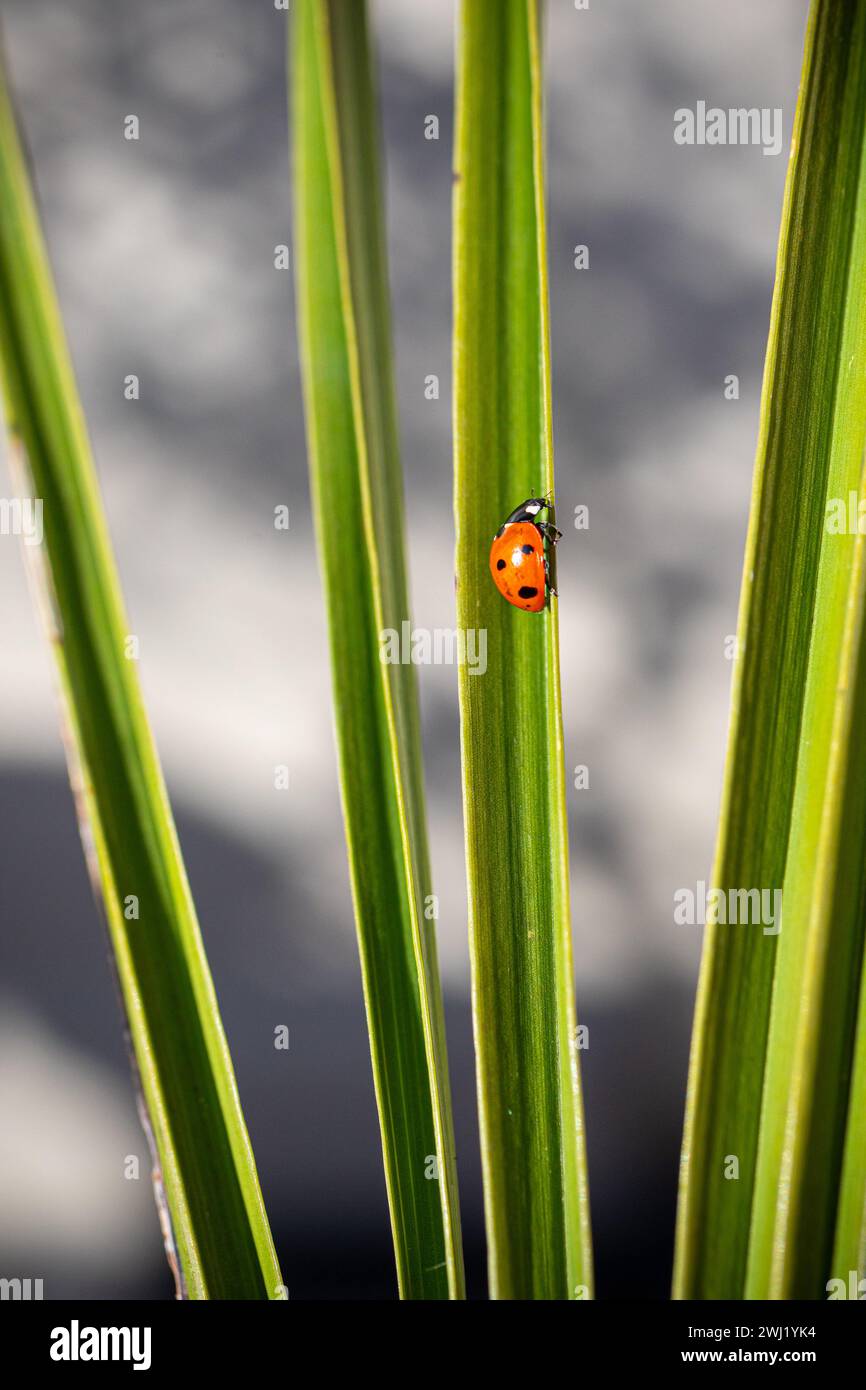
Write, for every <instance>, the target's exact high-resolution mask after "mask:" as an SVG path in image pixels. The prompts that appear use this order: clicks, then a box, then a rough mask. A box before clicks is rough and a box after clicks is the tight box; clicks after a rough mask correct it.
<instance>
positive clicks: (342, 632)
mask: <svg viewBox="0 0 866 1390" xmlns="http://www.w3.org/2000/svg"><path fill="white" fill-rule="evenodd" d="M292 74H293V79H292V103H293V104H292V111H293V138H294V166H295V185H294V186H295V216H296V247H297V254H298V264H297V271H298V273H297V292H298V301H299V311H300V321H301V342H302V365H303V376H304V393H305V404H306V418H307V436H308V452H309V456H310V474H311V483H312V489H313V500H314V511H315V519H316V529H317V534H318V543H319V553H320V557H321V567H322V572H323V578H324V585H325V592H326V598H327V604H328V613H329V632H330V649H331V664H332V674H333V686H334V704H335V710H336V728H337V742H338V752H339V762H340V779H341V789H342V798H343V811H344V818H345V822H346V837H347V844H348V850H349V860H350V871H351V878H352V889H353V897H354V903H355V916H356V922H357V928H358V940H359V947H360V953H361V965H362V978H363V983H364V995H365V1002H366V1007H367V1018H368V1028H369V1033H370V1044H371V1054H372V1061H373V1073H374V1082H375V1088H376V1098H377V1103H378V1106H379V1117H380V1125H381V1129H382V1141H383V1156H384V1162H385V1175H386V1185H387V1189H388V1198H389V1204H390V1209H391V1222H392V1229H393V1234H394V1244H395V1254H396V1260H397V1273H398V1282H399V1287H400V1292H401V1295H402V1296H403V1297H405V1298H448V1297H451V1298H459V1297H462V1296H463V1291H464V1286H463V1266H462V1252H461V1243H460V1218H459V1209H458V1202H457V1181H456V1165H455V1158H454V1137H453V1122H452V1118H451V1104H450V1094H449V1082H448V1068H447V1055H446V1050H445V1034H444V1020H443V1013H442V1001H441V992H440V984H439V973H438V964H437V957H436V939H435V931H434V923H433V921H432V920H427V917H426V915H425V904H426V903H427V902H428V900H429V898H430V895H431V886H430V870H429V862H428V850H427V838H426V822H425V816H424V806H423V792H422V781H423V777H422V760H421V750H420V736H419V730H418V708H417V690H416V685H415V672H414V668H413V666H412V665H411V663H403V662H399V663H397V664H385V663H383V661H382V660H381V659H380V651H381V649H382V648H381V639H380V634H382V633H383V632H385V631H387V630H391V631H393V632H395V633H396V634H398V635H399V636H402V630H403V623H404V622H407V621H408V620H409V606H408V597H407V585H406V573H405V557H404V549H403V511H402V490H403V489H402V477H401V473H400V466H399V457H398V451H397V431H396V418H395V409H394V398H393V379H392V372H391V335H390V323H389V301H388V285H387V272H386V262H385V251H384V234H383V226H382V214H381V197H380V190H379V172H378V156H377V149H378V129H377V123H376V111H375V97H374V91H373V83H372V75H371V58H370V52H369V42H368V37H367V22H366V10H365V6H364V5H362V4H354V5H352V6H340V5H335V4H325V3H320V0H304V3H302V4H299V5H298V6H297V7H296V11H295V18H294V26H293V61H292ZM347 556H351V564H347V563H346V557H347ZM431 1160H435V1165H436V1170H437V1172H438V1178H437V1177H436V1176H435V1175H434V1174H431V1171H430V1165H431Z"/></svg>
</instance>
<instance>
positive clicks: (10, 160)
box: [0, 73, 284, 1299]
mask: <svg viewBox="0 0 866 1390" xmlns="http://www.w3.org/2000/svg"><path fill="white" fill-rule="evenodd" d="M0 377H2V388H3V396H4V402H5V407H6V413H7V418H8V424H9V433H10V453H11V456H12V459H13V463H14V464H15V465H16V467H17V469H18V472H19V475H20V485H21V490H22V493H23V494H24V495H25V496H28V497H34V498H38V499H41V502H42V506H43V526H44V543H43V545H42V546H29V545H28V546H27V547H25V548H26V550H27V554H28V556H29V558H30V560H31V562H32V564H31V570H32V574H33V578H34V580H35V584H36V588H37V595H38V598H39V602H40V608H41V612H42V615H43V618H44V621H45V627H46V632H47V635H48V636H49V638H50V640H51V643H52V647H53V650H54V655H55V658H56V661H57V666H58V671H59V675H60V681H61V687H62V692H63V696H64V704H65V713H66V716H67V718H68V725H69V737H68V739H67V744H68V755H69V762H70V775H71V779H72V784H73V789H74V791H75V793H76V802H77V807H78V815H79V823H80V826H81V833H82V838H83V841H84V845H85V851H86V854H87V859H88V866H89V868H90V872H91V878H92V880H93V883H94V888H95V890H96V891H97V894H98V895H101V899H102V902H103V905H104V909H105V914H106V918H107V922H108V929H109V933H110V937H111V943H112V946H113V949H114V959H115V963H116V967H117V973H118V977H119V982H120V986H121V990H122V995H123V1000H124V1003H125V1007H126V1014H127V1019H128V1024H129V1031H130V1034H131V1038H132V1043H133V1047H134V1051H135V1062H136V1065H137V1071H138V1074H139V1076H140V1081H141V1087H142V1091H143V1098H144V1101H145V1104H146V1110H147V1116H146V1117H145V1119H146V1121H147V1120H148V1117H149V1126H150V1127H151V1129H152V1134H151V1136H150V1137H151V1140H152V1141H154V1140H155V1146H156V1152H155V1155H154V1156H155V1161H156V1163H157V1165H158V1170H159V1175H158V1178H157V1183H156V1186H157V1194H158V1197H160V1195H161V1192H162V1191H163V1190H164V1199H165V1201H164V1202H163V1203H162V1211H163V1215H166V1211H165V1202H167V1214H168V1216H170V1223H171V1231H170V1232H169V1231H167V1232H166V1242H167V1246H168V1248H169V1255H170V1258H171V1260H172V1263H173V1265H174V1266H175V1271H176V1273H177V1262H179V1266H180V1269H179V1288H180V1289H181V1291H182V1292H183V1293H184V1294H185V1295H186V1296H188V1297H190V1298H244V1299H246V1298H274V1299H275V1298H281V1297H284V1290H283V1288H282V1282H281V1278H280V1272H279V1268H278V1265H277V1261H276V1256H275V1254H274V1248H273V1242H272V1240H271V1234H270V1230H269V1227H268V1222H267V1217H266V1215H265V1210H264V1206H263V1204H262V1197H261V1192H260V1190H259V1184H258V1179H257V1177H256V1170H255V1165H254V1162H253V1155H252V1150H251V1148H250V1143H249V1139H248V1136H247V1131H246V1127H245V1125H244V1121H243V1116H242V1114H241V1109H240V1104H239V1101H238V1096H237V1088H236V1084H235V1078H234V1073H233V1071H232V1065H231V1059H230V1057H229V1052H228V1047H227V1044H226V1039H225V1035H224V1033H223V1030H222V1025H221V1022H220V1017H219V1011H218V1009H217V1002H216V997H215V994H214V989H213V984H212V982H211V977H210V973H209V971H208V967H207V961H206V959H205V954H204V948H203V946H202V942H201V937H200V934H199V928H198V924H197V921H196V916H195V909H194V907H193V903H192V899H191V897H190V893H189V888H188V885H187V882H186V876H185V873H184V868H183V863H182V860H181V856H180V850H179V847H178V844H177V839H176V835H175V830H174V825H173V822H172V817H171V811H170V809H169V804H168V798H167V796H166V791H165V786H164V783H163V779H162V773H161V771H160V767H159V762H158V759H157V755H156V751H155V749H154V745H153V740H152V737H151V734H150V730H149V728H148V724H147V719H146V716H145V712H144V706H143V704H142V699H141V694H140V690H139V684H138V678H137V675H136V669H135V661H134V660H131V659H127V655H126V640H127V636H128V634H129V624H128V623H127V621H126V618H125V616H124V612H123V606H122V601H121V597H120V591H119V586H118V580H117V574H116V571H115V566H114V561H113V558H112V554H111V548H110V544H109V540H108V533H107V530H106V525H105V519H104V516H103V512H102V505H101V502H100V498H99V490H98V484H97V479H96V473H95V470H94V467H93V462H92V459H91V453H90V446H89V443H88V439H87V434H86V429H85V424H84V419H83V416H82V412H81V407H80V404H79V401H78V396H77V393H76V388H75V381H74V377H73V373H72V367H71V364H70V361H69V356H68V351H67V347H66V342H65V338H64V334H63V327H62V324H61V321H60V315H59V311H58V308H57V304H56V301H55V294H54V288H53V285H52V279H51V272H50V268H49V265H48V259H47V256H46V253H45V249H44V246H43V242H42V236H41V232H40V228H39V223H38V218H37V214H36V209H35V206H34V201H33V196H32V193H31V189H30V185H29V181H28V176H27V169H26V166H25V163H24V159H23V157H22V153H21V148H20V144H19V139H18V132H17V129H16V123H15V118H14V114H13V110H12V106H11V102H10V97H9V92H8V88H7V83H6V79H5V73H4V74H2V75H0ZM133 898H134V899H136V900H137V916H133V915H132V913H133V911H134V907H133V904H132V902H131V899H133ZM125 908H126V912H127V913H129V914H130V915H129V916H127V915H125V910H124V909H125ZM172 1242H173V1245H172Z"/></svg>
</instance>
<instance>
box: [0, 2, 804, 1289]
mask: <svg viewBox="0 0 866 1390" xmlns="http://www.w3.org/2000/svg"><path fill="white" fill-rule="evenodd" d="M805 11H806V3H805V0H763V2H762V4H760V5H755V4H754V3H751V0H724V2H723V0H699V3H694V0H656V3H654V4H652V5H647V4H645V3H643V0H608V3H604V4H603V3H601V0H592V3H591V7H590V9H589V10H588V11H578V10H576V9H575V8H574V6H573V5H572V4H571V2H570V0H551V3H550V4H549V5H548V17H547V91H548V118H549V132H548V143H549V201H550V263H551V277H552V332H553V360H554V376H555V380H554V405H555V425H556V440H557V471H558V501H559V516H560V518H562V517H565V518H566V520H567V519H568V516H569V514H570V513H571V511H572V510H573V508H574V507H575V506H576V505H578V504H586V505H588V507H589V510H590V529H589V531H588V532H585V533H584V532H581V533H576V532H574V531H571V530H570V529H569V527H568V526H566V528H565V530H566V536H565V539H564V541H563V543H562V545H561V547H560V561H559V568H560V588H561V593H562V601H561V606H560V612H561V621H562V639H563V682H564V702H565V722H566V743H567V751H568V759H569V765H570V766H574V765H575V764H577V763H584V764H587V765H588V766H589V769H590V789H589V790H585V791H580V792H577V791H573V792H572V793H571V800H570V808H569V810H570V829H571V851H572V861H571V862H572V877H573V883H572V894H573V903H574V919H575V939H576V963H577V972H578V1000H579V1007H580V1011H581V1017H582V1019H583V1021H585V1022H587V1023H588V1024H589V1027H590V1049H589V1052H588V1053H585V1054H584V1063H585V1066H584V1076H585V1085H586V1096H587V1111H588V1129H589V1150H590V1168H591V1172H590V1177H591V1183H592V1195H593V1205H594V1218H595V1231H596V1246H597V1254H598V1270H599V1293H600V1294H601V1295H603V1296H604V1295H607V1296H617V1295H619V1296H627V1297H628V1296H631V1297H643V1296H656V1297H664V1296H665V1295H666V1291H667V1281H668V1277H669V1267H670V1256H671V1237H672V1223H673V1211H674V1197H675V1187H676V1177H677V1162H678V1146H679V1130H680V1124H681V1114H682V1101H683V1087H684V1080H685V1070H686V1062H687V1050H688V1036H689V1029H690V1021H691V1006H692V997H693V991H694V985H695V978H696V971H697V964H698V958H699V950H700V939H699V928H690V927H682V926H676V925H675V924H674V921H673V893H674V890H675V888H677V887H683V886H693V885H694V884H695V882H696V881H697V880H698V879H701V878H703V877H705V876H706V873H707V871H708V868H709V863H710V858H711V853H712V842H713V835H714V826H715V816H716V810H717V804H718V794H719V783H720V771H721V765H722V757H723V750H724V737H725V725H726V715H727V699H728V688H729V680H730V664H729V662H728V661H726V659H725V654H724V640H725V637H726V636H727V635H728V634H729V633H732V632H733V631H734V628H735V623H736V605H737V594H738V586H739V571H740V562H741V555H742V547H743V541H744V536H745V525H746V517H747V509H748V499H749V487H750V476H751V467H752V458H753V451H754V441H755V437H756V428H757V409H758V394H759V387H760V374H761V367H762V360H763V352H764V345H765V338H766V329H767V319H768V310H769V303H770V293H771V288H772V278H773V265H774V255H775V243H776V236H777V230H778V221H779V214H780V208H781V199H782V189H783V181H784V175H785V162H786V154H787V146H788V141H789V137H790V130H791V122H792V116H793V109H794V102H795V98H796V91H797V80H798V74H799V64H800V55H801V47H802V38H803V28H804V21H805ZM2 13H3V19H4V30H5V38H6V44H7V50H8V60H9V65H10V69H11V73H12V75H13V79H14V84H15V88H16V92H17V95H18V99H19V102H20V109H21V113H22V117H23V122H24V126H25V130H26V133H27V138H28V141H29V144H30V147H31V151H32V156H33V161H34V167H35V172H36V178H37V183H38V188H39V193H40V197H41V202H42V208H43V213H44V219H45V225H46V229H47V235H48V241H49V245H50V250H51V254H52V259H53V263H54V267H55V271H56V276H57V281H58V285H59V291H60V298H61V303H62V307H63V311H64V315H65V319H66V323H67V326H68V331H69V335H70V338H71V343H72V349H73V354H74V359H75V364H76V368H77V371H78V378H79V383H80V387H81V393H82V396H83V400H84V405H85V408H86V412H87V417H88V420H89V423H90V429H91V433H92V437H93V443H94V448H95V453H96V458H97V463H98V467H99V471H100V476H101V480H102V485H103V489H104V494H105V501H106V506H107V510H108V516H109V520H110V525H111V531H112V535H113V538H114V542H115V546H116V551H117V556H118V559H119V564H120V570H121V575H122V580H123V585H124V590H125V594H126V598H127V603H128V608H129V612H130V615H131V624H132V627H133V630H134V631H135V632H136V633H137V634H138V635H139V637H140V640H141V648H142V663H141V669H142V677H143V681H144V688H145V694H146V698H147V702H148V707H149V710H150V713H151V717H152V721H153V724H154V727H155V731H156V735H157V740H158V743H159V747H160V750H161V753H162V757H163V760H164V764H165V769H166V773H167V778H168V782H169V787H170V791H171V794H172V797H173V802H174V807H175V810H176V815H177V820H178V824H179V829H180V834H181V840H182V843H183V847H184V851H185V854H186V858H187V864H188V867H189V871H190V875H191V879H192V885H193V890H194V893H195V896H196V900H197V903H198V905H199V910H200V915H201V919H202V924H203V930H204V935H205V941H206V945H207V949H208V952H209V955H210V959H211V963H212V968H213V973H214V977H215V981H216V986H217V990H218V993H219V996H220V1000H221V1003H222V1008H223V1014H224V1020H225V1024H226V1028H227V1031H228V1036H229V1040H230V1043H231V1046H232V1049H233V1054H234V1059H235V1063H236V1067H237V1072H238V1079H239V1084H240V1090H241V1096H242V1100H243V1103H244V1107H245V1112H246V1116H247V1120H248V1122H249V1126H250V1130H251V1133H252V1138H253V1143H254V1147H255V1150H256V1154H257V1157H258V1161H259V1168H260V1174H261V1179H262V1184H263V1188H264V1193H265V1199H266V1202H267V1205H268V1208H269V1211H270V1213H271V1216H272V1221H273V1226H274V1230H275V1236H276V1239H277V1243H278V1248H279V1254H280V1258H281V1262H282V1267H283V1272H284V1277H285V1280H286V1283H287V1284H288V1287H289V1289H290V1296H291V1297H292V1298H309V1297H318V1298H341V1297H391V1296H393V1294H394V1281H393V1274H392V1264H391V1255H390V1240H389V1233H388V1224H387V1215H386V1207H385V1196H384V1186H383V1181H382V1177H381V1165H380V1156H379V1148H378V1133H377V1124H376V1116H375V1109H374V1103H373V1094H372V1086H371V1080H370V1069H369V1061H368V1054H367V1046H366V1035H365V1027H364V1019H363V1011H362V1006H361V997H360V986H359V978H358V967H357V959H356V949H355V941H354V932H353V924H352V917H351V909H350V901H349V891H348V880H347V871H346V865H345V854H344V847H343V839H342V826H341V821H340V811H339V804H338V795H337V784H336V774H335V761H334V753H333V742H332V733H331V714H330V691H329V673H328V666H327V655H326V646H325V636H324V616H323V610H322V601H321V593H320V586H319V579H318V573H317V568H316V564H315V558H314V551H313V541H312V534H311V531H310V527H309V522H308V506H309V500H308V491H307V477H306V463H305V456H304V439H303V423H302V414H301V397H300V389H299V378H298V362H297V349H296V344H295V325H294V304H293V291H292V284H291V276H290V274H286V273H283V272H279V271H276V270H275V269H274V267H273V249H274V246H275V245H276V244H278V243H281V242H286V243H289V244H290V243H291V216H290V200H289V183H288V166H287V144H286V102H285V87H284V69H283V46H284V45H283V32H284V24H285V16H284V14H283V13H281V12H278V11H276V10H275V9H274V8H273V5H272V4H271V3H270V0H258V3H250V0H246V3H242V0H207V2H206V0H148V4H146V5H142V4H139V3H135V0H116V3H114V4H112V5H110V6H106V5H105V4H101V3H97V0H38V2H37V3H34V0H4V3H3V5H2ZM374 16H375V30H376V36H377V42H378V49H379V57H380V64H379V66H380V80H381V93H382V100H383V108H384V138H385V146H386V155H387V164H388V225H389V233H390V254H391V274H392V285H393V296H394V317H395V333H396V339H397V381H398V393H399V405H400V412H401V426H402V438H403V453H404V463H405V470H406V475H407V490H408V520H409V531H410V547H409V553H410V558H411V566H412V586H413V598H414V616H415V621H416V622H417V623H418V624H420V625H424V626H427V627H450V626H452V625H453V622H454V615H453V588H452V577H451V576H452V570H451V554H452V548H453V527H452V517H451V457H450V361H449V355H450V344H449V335H450V264H449V257H450V168H451V138H452V66H453V46H454V13H453V10H452V6H451V4H450V3H447V0H376V3H375V4H374ZM699 99H703V100H705V101H707V103H708V104H710V105H718V106H722V107H725V108H727V107H733V106H758V107H770V108H774V107H781V108H782V109H783V112H784V152H783V154H782V155H781V156H779V157H778V158H769V157H766V156H764V155H763V154H762V152H761V150H760V149H759V148H748V147H747V148H741V147H737V148H707V147H704V148H683V147H680V146H677V145H676V144H675V143H674V140H673V112H674V110H675V109H676V108H678V107H681V106H689V105H691V106H693V105H694V104H695V102H697V101H698V100H699ZM127 114H135V115H137V116H138V117H139V120H140V125H141V138H140V140H139V141H138V142H127V141H126V140H124V138H123V120H124V117H125V116H126V115H127ZM429 114H435V115H438V117H439V120H440V139H439V141H438V143H437V142H433V141H426V140H425V139H424V120H425V116H427V115H429ZM578 243H585V244H587V245H588V246H589V249H590V267H589V269H588V270H585V271H581V272H578V271H575V270H574V268H573V264H572V258H573V247H574V246H575V245H576V244H578ZM128 373H136V374H137V375H138V376H139V377H140V381H141V398H140V400H139V401H138V402H129V401H126V400H125V399H124V394H123V379H124V376H125V375H127V374H128ZM430 373H436V374H437V375H438V376H439V377H440V380H441V384H442V389H441V396H440V399H439V400H438V401H426V400H425V398H424V390H423V385H424V378H425V376H427V375H428V374H430ZM730 373H736V374H737V375H738V376H739V378H740V399H739V400H738V401H727V400H725V398H724V393H723V390H724V378H725V377H726V376H727V375H728V374H730ZM10 488H11V485H10V483H9V481H8V478H7V477H6V474H5V467H4V471H3V473H2V474H0V492H2V494H3V495H9V494H10ZM278 503H286V504H288V505H289V507H290V508H291V517H292V524H291V531H290V533H289V535H285V534H282V533H277V532H275V531H274V529H273V525H272V515H273V508H274V506H275V505H277V504H278ZM560 524H561V522H560ZM18 545H19V543H18V542H17V541H15V540H14V539H12V538H9V537H6V538H0V632H2V640H0V712H2V717H0V846H2V850H0V857H2V873H0V1010H2V1013H0V1274H3V1275H4V1276H7V1277H12V1276H15V1275H18V1276H22V1277H26V1276H28V1275H29V1276H31V1277H42V1278H44V1280H45V1294H46V1297H52V1298H59V1297H78V1296H80V1297H89V1298H102V1297H117V1296H120V1297H135V1296H147V1297H169V1296H170V1295H171V1284H170V1280H169V1277H168V1274H167V1271H166V1268H165V1265H164V1261H163V1258H162V1252H161V1246H160V1240H159V1234H158V1228H157V1222H156V1218H155V1214H154V1208H153V1202H152V1197H151V1193H150V1187H149V1182H148V1181H147V1177H146V1172H147V1159H146V1154H145V1146H144V1142H143V1137H142V1134H141V1132H140V1130H139V1127H138V1123H137V1120H136V1115H135V1110H134V1105H133V1099H132V1092H131V1087H130V1084H129V1079H128V1074H127V1067H126V1060H125V1056H124V1052H123V1047H122V1043H121V1037H120V1030H119V1026H118V1015H117V1009H116V1004H115V998H114V992H113V985H112V981H111V977H110V974H109V970H108V967H107V963H106V960H105V951H104V941H103V935H102V928H101V926H100V924H99V921H98V919H97V917H96V914H95V911H94V908H93V905H92V903H91V899H90V895H89V890H88V885H87V882H86V879H85V873H84V868H83V862H82V857H81V853H80V848H79V845H78V840H77V833H76V828H75V823H74V819H73V812H72V804H71V800H70V796H69V793H68V788H67V784H66V775H65V770H64V764H63V758H62V752H61V744H60V738H59V733H58V721H57V718H56V711H55V703H54V695H53V673H52V670H51V666H50V663H49V660H48V657H47V654H46V652H45V651H44V649H43V646H42V643H41V640H40V637H39V634H38V631H37V628H36V624H35V621H34V617H33V614H32V610H31V604H30V601H29V597H28V593H27V589H26V586H25V581H24V577H23V566H22V561H21V555H20V553H19V550H18ZM290 564H291V585H290V584H289V580H288V577H289V565H290ZM299 576H300V578H299ZM421 690H422V701H423V716H424V738H425V751H426V756H427V761H428V769H429V779H428V788H429V810H430V822H431V835H432V853H433V862H434V867H435V877H436V885H437V889H438V891H439V893H440V896H441V902H442V914H441V922H440V927H441V955H442V962H443V970H444V975H445V986H446V993H447V1006H448V1023H449V1042H450V1047H451V1062H452V1068H453V1082H454V1090H455V1104H456V1110H457V1126H458V1146H459V1160H460V1169H461V1178H462V1197H463V1205H464V1219H465V1229H466V1244H467V1259H468V1266H469V1275H470V1287H471V1290H472V1292H473V1294H474V1295H476V1296H481V1295H483V1291H484V1252H483V1231H482V1216H481V1198H480V1178H479V1164H478V1153H477V1136H476V1128H475V1112H474V1079H473V1056H472V1044H471V1025H470V1019H469V1005H468V958H467V947H466V916H465V890H464V877H463V854H462V825H461V807H460V780H459V753H458V726H457V697H456V673H455V671H454V670H453V669H452V668H447V667H438V668H437V667H430V668H426V669H423V670H422V671H421ZM276 763H287V764H288V765H289V766H290V769H291V791H290V792H289V793H288V794H281V793H277V792H275V791H274V790H273V767H274V765H275V764H276ZM277 1023H286V1024H287V1025H288V1026H289V1028H290V1032H291V1048H290V1051H289V1052H288V1053H282V1052H280V1053H277V1052H275V1051H274V1048H273V1045H272V1039H273V1028H274V1026H275V1024H277ZM128 1154H139V1155H140V1156H141V1159H142V1166H143V1171H144V1174H145V1176H143V1177H142V1180H141V1181H139V1182H137V1183H136V1182H129V1181H126V1180H124V1177H123V1168H124V1159H125V1156H126V1155H128Z"/></svg>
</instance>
